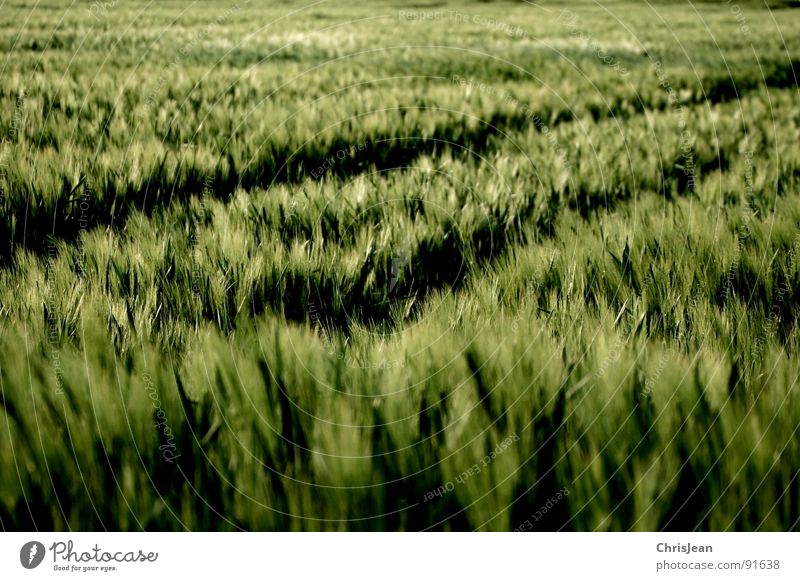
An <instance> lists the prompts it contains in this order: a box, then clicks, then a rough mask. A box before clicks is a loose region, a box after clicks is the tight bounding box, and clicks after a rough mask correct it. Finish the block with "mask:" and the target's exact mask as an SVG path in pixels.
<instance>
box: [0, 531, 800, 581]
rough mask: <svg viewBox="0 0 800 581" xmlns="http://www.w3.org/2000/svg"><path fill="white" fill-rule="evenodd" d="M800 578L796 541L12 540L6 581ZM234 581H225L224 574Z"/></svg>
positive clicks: (566, 536) (244, 536) (146, 536)
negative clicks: (69, 580) (22, 580)
mask: <svg viewBox="0 0 800 581" xmlns="http://www.w3.org/2000/svg"><path fill="white" fill-rule="evenodd" d="M176 575H184V576H186V575H190V576H192V577H184V579H190V578H195V577H196V578H197V579H217V578H219V577H220V576H229V575H230V576H231V577H227V578H228V579H231V580H234V579H240V578H242V579H246V578H256V577H257V578H259V579H292V580H306V579H309V580H316V579H324V580H325V581H338V580H342V581H359V580H364V581H367V580H369V581H375V580H381V581H382V580H395V579H396V580H401V579H402V580H403V581H409V579H412V580H414V581H417V580H418V581H423V580H428V579H441V580H444V579H457V580H462V579H465V580H466V579H514V580H516V579H531V580H533V579H549V578H554V579H577V578H578V576H581V577H584V576H585V578H608V579H614V580H621V579H636V580H637V581H638V580H641V579H737V578H739V579H770V580H778V579H792V580H798V579H800V535H798V534H795V533H760V534H754V533H685V534H684V533H528V534H525V533H495V534H492V533H483V534H469V533H338V534H337V533H319V534H317V533H302V534H300V533H3V534H0V579H15V580H16V579H50V578H54V579H56V578H57V579H67V578H70V579H114V580H123V579H136V580H140V579H147V578H149V579H162V578H163V579H167V578H170V579H174V578H176V577H175V576H176ZM223 578H225V577H223Z"/></svg>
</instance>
